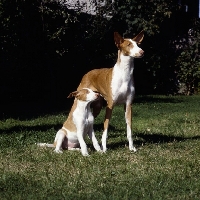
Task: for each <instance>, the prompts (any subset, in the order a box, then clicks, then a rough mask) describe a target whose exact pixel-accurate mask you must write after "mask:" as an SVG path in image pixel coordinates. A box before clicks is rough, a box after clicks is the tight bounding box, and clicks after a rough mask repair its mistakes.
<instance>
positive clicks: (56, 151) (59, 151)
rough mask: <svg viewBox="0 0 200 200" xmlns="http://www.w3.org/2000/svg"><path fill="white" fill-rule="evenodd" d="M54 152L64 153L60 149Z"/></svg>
mask: <svg viewBox="0 0 200 200" xmlns="http://www.w3.org/2000/svg"><path fill="white" fill-rule="evenodd" d="M54 152H55V153H63V151H62V150H60V149H59V150H57V149H55V150H54Z"/></svg>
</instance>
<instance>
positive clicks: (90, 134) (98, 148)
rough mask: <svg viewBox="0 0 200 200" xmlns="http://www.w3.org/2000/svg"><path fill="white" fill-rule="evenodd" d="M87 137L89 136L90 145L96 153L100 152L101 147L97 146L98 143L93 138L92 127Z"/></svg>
mask: <svg viewBox="0 0 200 200" xmlns="http://www.w3.org/2000/svg"><path fill="white" fill-rule="evenodd" d="M88 136H89V138H90V139H91V140H92V144H93V146H94V148H95V149H96V150H97V151H99V152H102V150H101V147H100V146H99V143H98V141H97V138H96V137H95V134H94V129H93V127H91V128H90V130H89V132H88Z"/></svg>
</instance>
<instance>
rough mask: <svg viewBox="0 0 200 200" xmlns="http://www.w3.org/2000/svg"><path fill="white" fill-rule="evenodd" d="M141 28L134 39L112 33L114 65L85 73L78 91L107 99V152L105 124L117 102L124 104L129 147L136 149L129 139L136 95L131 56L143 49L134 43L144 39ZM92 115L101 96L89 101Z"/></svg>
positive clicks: (139, 54)
mask: <svg viewBox="0 0 200 200" xmlns="http://www.w3.org/2000/svg"><path fill="white" fill-rule="evenodd" d="M143 37H144V33H143V31H141V32H140V33H139V34H138V35H137V36H136V37H134V38H133V39H124V38H123V37H121V36H120V34H119V33H117V32H115V33H114V41H115V44H116V46H117V48H118V58H117V62H116V64H115V66H114V67H113V68H102V69H94V70H92V71H89V72H88V73H87V74H85V75H84V76H83V78H82V80H81V83H80V85H79V86H78V90H80V89H82V88H85V87H87V88H90V89H92V90H93V91H97V92H99V93H100V94H101V95H102V96H103V98H104V99H105V100H106V101H107V107H106V115H105V120H104V131H103V135H102V150H103V152H105V151H106V139H107V131H108V125H109V121H110V118H111V114H112V110H113V107H114V105H116V104H125V119H126V124H127V139H128V141H129V149H130V150H131V151H136V148H135V147H134V146H133V139H132V122H131V121H132V101H133V98H134V94H135V87H134V81H133V69H134V63H133V60H134V58H140V57H142V56H143V54H144V51H143V50H142V49H141V48H139V47H138V45H137V44H139V43H141V41H142V40H143ZM92 108H93V114H94V116H95V117H96V116H97V115H98V114H99V112H100V111H101V108H102V98H101V97H100V99H99V100H98V101H97V102H94V103H93V104H92Z"/></svg>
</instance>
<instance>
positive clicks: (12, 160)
mask: <svg viewBox="0 0 200 200" xmlns="http://www.w3.org/2000/svg"><path fill="white" fill-rule="evenodd" d="M104 112H105V110H102V112H101V114H100V115H99V116H98V118H97V119H96V120H95V125H94V129H95V132H96V136H97V138H98V140H99V142H100V140H101V134H102V127H103V124H102V122H103V118H104ZM199 113H200V96H190V97H185V96H180V97H166V96H145V97H137V98H136V100H135V103H134V104H133V136H134V144H135V146H136V147H137V149H138V151H137V152H136V153H131V152H129V149H128V142H127V139H126V125H125V122H124V113H123V107H122V106H116V107H115V109H114V112H113V115H112V120H111V123H110V128H109V133H108V139H107V147H108V151H107V153H105V154H100V153H98V152H95V150H94V148H93V146H92V143H91V141H90V140H88V139H87V144H88V148H89V153H90V157H83V156H82V155H81V153H80V152H74V151H64V153H63V154H61V155H60V154H55V153H54V152H53V149H51V148H49V149H47V148H39V147H37V146H36V145H35V143H36V142H53V140H54V136H55V133H56V131H57V130H58V129H59V128H60V127H61V125H62V123H63V122H64V120H65V119H66V113H64V112H63V113H62V112H61V113H59V114H55V115H53V114H52V115H47V116H41V117H37V118H33V119H27V120H22V119H21V120H20V119H16V118H15V119H14V118H9V119H3V120H2V121H0V140H1V142H0V199H1V200H4V199H37V200H38V199H67V200H68V199H69V200H70V199H73V200H74V199H92V200H93V199H105V200H118V199H119V200H121V199H123V200H124V199H127V200H128V199H130V200H132V199H133V200H135V199H151V200H152V199H155V200H159V199H170V200H171V199H176V200H179V199H180V200H183V199H191V200H195V199H200V114H199Z"/></svg>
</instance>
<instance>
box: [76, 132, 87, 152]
mask: <svg viewBox="0 0 200 200" xmlns="http://www.w3.org/2000/svg"><path fill="white" fill-rule="evenodd" d="M77 137H78V141H79V143H80V146H81V153H82V155H83V156H89V153H88V150H87V145H86V143H85V141H84V139H83V130H78V131H77Z"/></svg>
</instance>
